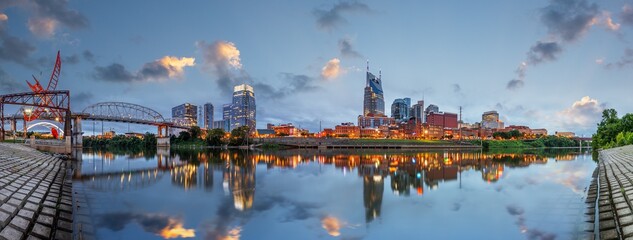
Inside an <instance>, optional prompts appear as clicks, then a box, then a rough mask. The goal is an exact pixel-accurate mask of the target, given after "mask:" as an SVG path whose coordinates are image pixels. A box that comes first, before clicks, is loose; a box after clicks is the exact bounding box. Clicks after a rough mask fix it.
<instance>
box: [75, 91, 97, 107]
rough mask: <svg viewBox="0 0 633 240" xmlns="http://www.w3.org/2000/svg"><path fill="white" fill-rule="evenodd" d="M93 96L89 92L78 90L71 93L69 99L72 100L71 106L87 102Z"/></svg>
mask: <svg viewBox="0 0 633 240" xmlns="http://www.w3.org/2000/svg"><path fill="white" fill-rule="evenodd" d="M93 97H94V95H92V93H91V92H80V93H74V94H72V95H71V97H70V99H71V100H72V102H73V106H77V105H78V103H79V105H83V104H86V103H88V102H89V101H90V100H92V98H93Z"/></svg>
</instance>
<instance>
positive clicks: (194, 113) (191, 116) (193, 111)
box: [171, 103, 198, 126]
mask: <svg viewBox="0 0 633 240" xmlns="http://www.w3.org/2000/svg"><path fill="white" fill-rule="evenodd" d="M171 117H172V119H174V120H179V121H180V120H183V121H185V122H186V123H189V124H191V125H192V126H195V125H197V123H198V106H196V105H193V104H191V103H184V104H181V105H178V106H175V107H173V108H172V109H171Z"/></svg>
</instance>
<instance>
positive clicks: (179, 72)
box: [137, 56, 196, 80]
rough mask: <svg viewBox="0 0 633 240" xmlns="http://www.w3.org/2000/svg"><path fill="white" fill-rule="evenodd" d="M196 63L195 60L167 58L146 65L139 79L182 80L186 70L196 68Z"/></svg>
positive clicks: (140, 72) (139, 74)
mask: <svg viewBox="0 0 633 240" xmlns="http://www.w3.org/2000/svg"><path fill="white" fill-rule="evenodd" d="M195 61H196V59H195V58H188V57H181V58H178V57H172V56H165V57H163V58H161V59H158V60H156V61H154V62H150V63H146V64H144V65H143V68H141V70H140V71H139V73H138V76H137V77H138V78H140V79H143V80H165V79H170V78H182V76H183V73H184V68H185V67H192V66H194V65H195Z"/></svg>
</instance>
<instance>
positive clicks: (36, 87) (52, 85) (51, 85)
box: [24, 51, 63, 122]
mask: <svg viewBox="0 0 633 240" xmlns="http://www.w3.org/2000/svg"><path fill="white" fill-rule="evenodd" d="M61 71H62V60H61V58H60V57H59V51H57V60H55V67H54V68H53V72H52V73H51V78H50V79H49V80H48V86H47V87H46V89H44V88H43V87H42V85H41V84H40V81H38V80H37V78H35V76H33V80H35V84H31V83H30V82H29V81H26V84H28V85H29V88H31V91H33V93H35V94H40V93H42V92H44V91H46V92H48V91H55V89H56V88H57V82H58V81H59V74H60V73H61ZM41 101H42V102H41V105H42V106H50V107H51V108H47V107H42V106H38V107H36V108H35V110H34V111H32V112H31V113H27V112H24V119H25V120H26V121H27V122H29V121H33V120H35V119H37V118H39V117H40V115H41V114H42V113H44V112H49V113H50V114H51V115H52V116H53V117H54V119H55V120H56V121H60V122H61V120H62V117H63V113H62V112H61V111H60V110H58V109H57V108H58V107H59V106H55V105H53V104H54V102H53V101H51V99H50V98H49V97H48V96H46V95H44V96H42V97H41Z"/></svg>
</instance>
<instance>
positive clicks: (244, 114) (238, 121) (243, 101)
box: [230, 84, 256, 132]
mask: <svg viewBox="0 0 633 240" xmlns="http://www.w3.org/2000/svg"><path fill="white" fill-rule="evenodd" d="M255 110H256V106H255V91H254V90H253V87H251V86H250V85H248V84H241V85H237V86H235V87H234V88H233V102H232V104H231V114H230V116H231V118H230V119H231V122H230V124H231V130H233V129H235V128H238V127H242V126H248V127H250V130H251V131H252V132H254V131H255V124H256V122H255V117H256V114H255V112H256V111H255Z"/></svg>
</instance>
